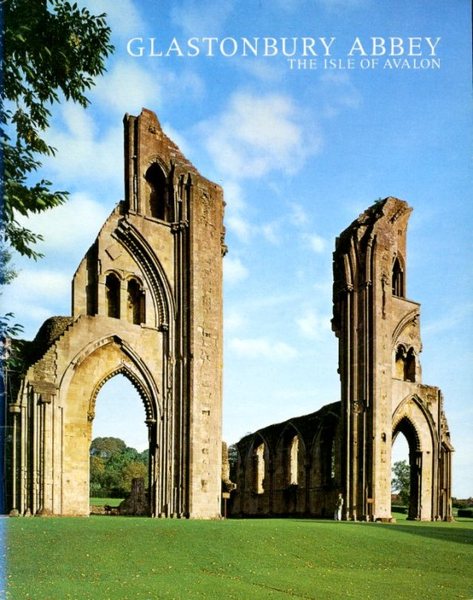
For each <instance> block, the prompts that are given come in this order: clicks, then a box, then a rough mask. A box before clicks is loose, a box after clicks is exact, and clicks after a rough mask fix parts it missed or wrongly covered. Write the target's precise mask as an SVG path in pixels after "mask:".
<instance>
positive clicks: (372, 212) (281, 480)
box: [232, 198, 453, 520]
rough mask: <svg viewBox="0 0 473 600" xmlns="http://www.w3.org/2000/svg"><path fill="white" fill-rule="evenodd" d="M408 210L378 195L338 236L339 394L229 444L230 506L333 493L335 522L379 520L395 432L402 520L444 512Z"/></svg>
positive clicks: (440, 440) (443, 477)
mask: <svg viewBox="0 0 473 600" xmlns="http://www.w3.org/2000/svg"><path fill="white" fill-rule="evenodd" d="M410 213H411V208H409V207H408V205H407V204H406V202H404V201H402V200H398V199H396V198H386V199H385V200H383V201H380V202H377V203H375V204H374V205H373V206H372V207H370V208H369V209H368V210H366V211H365V212H364V213H363V214H362V215H360V217H358V219H356V220H355V221H354V222H353V223H352V224H351V225H350V226H349V227H348V228H347V229H346V230H345V231H344V232H343V233H342V234H341V235H340V237H339V238H338V239H337V241H336V248H335V252H334V255H333V259H334V260H333V268H334V284H333V320H332V326H333V330H334V332H335V334H336V335H337V337H338V340H339V373H340V380H341V403H337V404H335V405H329V406H326V407H324V408H323V409H321V410H320V411H318V412H317V413H314V414H312V415H307V416H306V417H298V418H295V419H290V420H289V421H287V422H285V423H281V424H278V425H273V426H270V427H267V428H264V429H262V430H260V431H258V432H256V433H254V434H252V435H250V436H247V437H245V438H243V440H241V441H240V442H239V443H238V464H237V468H236V473H235V475H234V477H235V479H236V481H237V484H238V488H237V490H236V492H234V495H233V503H232V509H233V512H234V513H236V514H241V515H282V514H309V515H316V516H327V515H329V516H332V514H333V510H334V507H335V498H336V496H337V494H338V492H342V494H343V496H344V507H343V512H344V518H345V519H367V520H373V519H379V520H390V519H391V448H392V443H393V441H394V440H395V438H396V436H397V435H398V434H399V433H403V434H404V435H405V437H406V439H407V442H408V445H409V462H410V467H411V486H410V488H411V495H410V506H409V517H410V518H411V519H422V520H431V519H450V518H451V516H452V515H451V453H452V451H453V448H452V445H451V442H450V434H449V429H448V425H447V420H446V417H445V413H444V410H443V399H442V394H441V392H440V390H439V389H438V388H436V387H432V386H428V385H424V384H423V383H422V379H421V367H420V361H419V355H420V352H421V349H422V346H421V338H420V325H419V321H420V306H419V304H418V303H416V302H413V301H412V300H409V299H408V298H407V297H406V289H407V288H406V234H407V222H408V218H409V215H410ZM328 415H331V418H330V421H329V422H328V423H329V425H328V426H327V425H325V429H326V432H328V433H325V437H324V434H323V433H322V431H323V428H324V422H326V421H327V417H328ZM288 444H289V445H288ZM291 448H292V449H294V448H297V451H295V450H294V451H293V452H291ZM288 473H296V474H297V476H296V477H292V476H291V477H288V475H287V474H288Z"/></svg>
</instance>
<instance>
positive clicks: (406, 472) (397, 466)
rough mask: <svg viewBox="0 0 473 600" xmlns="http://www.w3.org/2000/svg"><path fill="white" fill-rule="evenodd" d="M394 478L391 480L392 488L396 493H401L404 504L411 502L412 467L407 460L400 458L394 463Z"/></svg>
mask: <svg viewBox="0 0 473 600" xmlns="http://www.w3.org/2000/svg"><path fill="white" fill-rule="evenodd" d="M392 473H393V478H392V480H391V490H392V492H393V493H395V494H399V497H400V499H401V502H402V503H403V505H404V506H407V505H408V504H409V493H410V481H411V467H410V466H409V463H408V462H407V461H405V460H399V461H397V462H395V463H394V465H393V469H392Z"/></svg>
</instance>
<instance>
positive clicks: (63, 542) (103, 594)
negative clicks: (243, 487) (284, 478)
mask: <svg viewBox="0 0 473 600" xmlns="http://www.w3.org/2000/svg"><path fill="white" fill-rule="evenodd" d="M1 525H2V526H4V527H6V552H7V562H6V571H7V573H6V579H7V596H6V597H7V598H10V599H11V600H23V599H27V598H31V599H34V600H66V599H73V600H88V599H94V600H105V599H106V600H112V599H113V600H154V599H155V598H174V599H181V598H182V599H187V598H189V599H194V598H222V599H227V598H237V599H242V600H243V599H244V600H252V599H259V598H287V597H288V596H292V597H294V598H313V599H323V600H325V599H327V600H333V599H337V598H360V599H362V598H363V599H373V600H380V599H381V600H388V599H391V598H392V599H394V598H395V599H396V600H399V599H401V600H402V599H409V600H410V599H416V598H418V599H422V600H430V599H432V600H438V599H445V600H447V599H448V600H452V599H454V598H464V599H473V522H472V521H471V520H469V521H468V520H467V519H465V520H458V521H456V522H454V523H417V522H409V521H399V522H398V523H396V524H377V523H352V522H350V523H348V522H341V523H337V522H333V521H319V520H306V519H297V520H296V519H286V520H282V519H267V520H257V519H255V520H233V519H232V520H227V521H184V520H156V519H145V518H141V519H140V518H131V517H128V518H127V517H91V518H88V519H87V518H83V519H80V518H77V519H70V518H42V519H41V518H30V519H25V518H20V519H9V520H8V519H2V522H1ZM0 597H2V596H1V593H0Z"/></svg>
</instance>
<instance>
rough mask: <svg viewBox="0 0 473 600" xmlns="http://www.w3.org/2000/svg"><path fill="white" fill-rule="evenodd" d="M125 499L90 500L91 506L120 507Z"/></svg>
mask: <svg viewBox="0 0 473 600" xmlns="http://www.w3.org/2000/svg"><path fill="white" fill-rule="evenodd" d="M121 502H123V498H89V504H90V505H91V506H106V505H107V506H119V505H120V503H121Z"/></svg>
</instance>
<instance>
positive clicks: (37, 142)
mask: <svg viewBox="0 0 473 600" xmlns="http://www.w3.org/2000/svg"><path fill="white" fill-rule="evenodd" d="M0 7H1V10H2V13H3V28H2V29H3V31H2V34H3V36H2V37H3V85H2V89H1V100H2V105H1V118H0V125H1V131H0V143H1V153H2V156H3V190H2V192H3V198H4V204H3V207H2V208H3V211H2V212H3V214H2V215H1V216H2V225H1V230H0V234H1V237H2V238H3V239H5V240H7V241H8V242H9V243H10V244H11V246H12V247H13V248H15V249H16V250H17V251H18V252H20V254H23V255H25V256H28V257H30V258H38V257H39V256H41V255H40V254H39V253H38V252H37V251H36V250H35V249H34V244H35V243H36V242H37V241H38V240H41V239H42V238H41V236H40V235H38V234H36V233H34V232H32V231H30V230H29V229H27V228H26V227H24V226H22V225H21V224H20V223H19V222H18V216H19V215H23V216H29V215H30V214H31V213H39V212H42V211H44V210H46V209H48V208H52V207H54V206H57V205H59V204H61V203H63V202H64V201H65V199H66V196H67V193H66V192H64V191H53V190H52V189H51V186H52V185H53V184H52V183H51V182H50V181H47V180H45V179H41V180H39V181H36V182H32V179H34V173H35V172H36V171H37V170H38V169H39V168H40V167H41V156H48V155H54V152H55V150H54V148H52V147H51V146H49V145H48V144H47V143H46V141H45V140H44V139H43V138H44V131H45V130H46V129H47V128H48V126H49V120H50V117H51V106H52V105H53V104H54V103H57V102H60V101H61V100H62V99H66V100H72V101H74V102H77V103H78V104H80V105H81V106H84V107H85V106H87V104H88V103H89V101H88V99H87V98H86V96H85V92H86V91H87V90H88V89H90V88H91V87H92V86H93V84H94V78H95V77H97V76H98V75H101V74H102V73H103V72H104V70H105V59H106V57H107V56H108V55H109V54H110V53H111V52H112V50H113V46H112V45H111V44H110V33H111V32H110V28H109V27H108V26H107V24H106V21H105V15H104V14H100V15H97V16H94V15H92V14H91V13H90V12H89V11H88V10H87V9H86V8H79V7H78V6H77V4H70V3H69V2H66V1H64V0H34V1H32V0H0Z"/></svg>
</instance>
